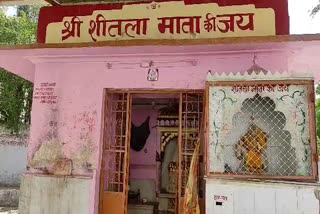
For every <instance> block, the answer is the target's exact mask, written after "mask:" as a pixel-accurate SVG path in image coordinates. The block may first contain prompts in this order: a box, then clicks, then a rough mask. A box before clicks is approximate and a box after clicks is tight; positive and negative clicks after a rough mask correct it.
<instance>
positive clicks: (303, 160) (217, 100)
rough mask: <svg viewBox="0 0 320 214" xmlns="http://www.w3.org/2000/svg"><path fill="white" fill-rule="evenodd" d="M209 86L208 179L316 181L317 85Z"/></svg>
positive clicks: (271, 83)
mask: <svg viewBox="0 0 320 214" xmlns="http://www.w3.org/2000/svg"><path fill="white" fill-rule="evenodd" d="M297 83H299V84H297ZM208 85H209V86H208V96H209V98H208V110H209V112H208V129H209V137H208V147H207V148H208V161H209V166H208V171H209V175H213V176H239V175H241V176H244V177H252V178H256V177H260V178H263V177H265V178H287V179H297V180H298V179H315V178H316V173H317V170H316V166H317V165H316V163H315V161H314V160H313V158H312V157H313V155H316V145H315V134H314V130H313V129H314V125H313V123H314V112H313V111H314V108H313V106H312V105H313V104H312V100H311V98H312V96H310V95H312V93H313V83H312V81H299V82H294V81H286V82H279V81H278V82H270V81H269V82H265V81H260V82H252V81H250V82H242V83H239V82H234V83H233V82H231V83H230V82H229V83H224V82H215V83H209V84H208Z"/></svg>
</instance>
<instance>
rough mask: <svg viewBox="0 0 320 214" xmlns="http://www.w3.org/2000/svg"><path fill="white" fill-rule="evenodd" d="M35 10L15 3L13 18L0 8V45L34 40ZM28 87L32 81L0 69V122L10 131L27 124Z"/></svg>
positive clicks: (28, 114)
mask: <svg viewBox="0 0 320 214" xmlns="http://www.w3.org/2000/svg"><path fill="white" fill-rule="evenodd" d="M39 10H40V7H39V6H18V7H17V15H16V16H13V17H8V16H6V15H5V13H4V12H1V11H0V45H17V44H31V43H35V42H36V35H37V22H38V14H39ZM17 63H18V62H17ZM32 90H33V85H32V83H30V82H28V81H26V80H24V79H22V78H20V77H18V76H16V75H14V74H12V73H9V72H7V71H5V70H4V69H2V68H0V124H1V125H2V126H4V127H6V128H7V129H8V130H10V132H11V134H16V135H18V134H20V132H21V131H22V129H23V128H25V126H26V125H28V124H30V112H31V102H32Z"/></svg>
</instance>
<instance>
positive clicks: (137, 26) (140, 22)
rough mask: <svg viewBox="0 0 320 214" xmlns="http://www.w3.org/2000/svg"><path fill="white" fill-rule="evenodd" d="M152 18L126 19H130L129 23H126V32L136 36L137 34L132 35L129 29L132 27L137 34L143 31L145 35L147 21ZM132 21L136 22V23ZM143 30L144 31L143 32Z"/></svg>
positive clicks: (128, 34)
mask: <svg viewBox="0 0 320 214" xmlns="http://www.w3.org/2000/svg"><path fill="white" fill-rule="evenodd" d="M149 20H150V19H147V18H145V19H134V20H126V21H129V23H127V24H126V25H125V27H124V28H125V34H126V35H127V36H129V37H131V38H134V37H135V36H133V35H131V34H130V33H129V32H128V31H129V28H131V30H132V31H135V34H137V35H141V33H142V34H143V35H146V34H147V23H148V21H149ZM131 22H135V23H134V24H133V23H131ZM141 31H142V32H141Z"/></svg>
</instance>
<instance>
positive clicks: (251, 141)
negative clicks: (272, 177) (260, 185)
mask: <svg viewBox="0 0 320 214" xmlns="http://www.w3.org/2000/svg"><path fill="white" fill-rule="evenodd" d="M241 143H242V146H243V147H244V148H245V149H246V150H247V160H246V164H247V167H248V170H249V171H250V172H257V173H261V172H262V170H263V167H264V166H263V160H262V154H261V152H262V149H266V148H267V136H266V134H265V133H264V132H263V131H262V130H261V129H260V128H259V127H257V126H253V127H251V128H250V129H249V131H248V132H247V133H246V134H245V135H244V136H243V137H242V139H241Z"/></svg>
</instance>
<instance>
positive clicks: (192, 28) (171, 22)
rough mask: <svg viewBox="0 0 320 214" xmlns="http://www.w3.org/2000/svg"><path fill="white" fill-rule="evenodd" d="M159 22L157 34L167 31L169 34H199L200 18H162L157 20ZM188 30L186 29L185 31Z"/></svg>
mask: <svg viewBox="0 0 320 214" xmlns="http://www.w3.org/2000/svg"><path fill="white" fill-rule="evenodd" d="M158 20H160V21H161V22H160V23H159V24H158V29H159V32H160V33H162V34H164V33H165V32H166V31H167V29H169V33H170V34H174V33H177V34H180V33H181V30H182V32H183V33H192V34H193V33H200V20H201V16H186V17H162V18H158ZM186 28H188V29H186Z"/></svg>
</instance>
